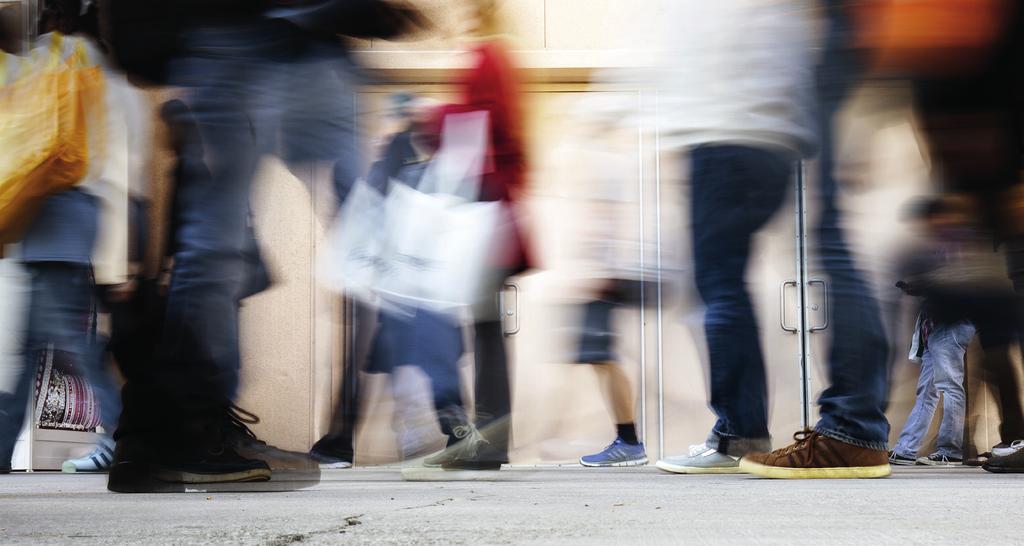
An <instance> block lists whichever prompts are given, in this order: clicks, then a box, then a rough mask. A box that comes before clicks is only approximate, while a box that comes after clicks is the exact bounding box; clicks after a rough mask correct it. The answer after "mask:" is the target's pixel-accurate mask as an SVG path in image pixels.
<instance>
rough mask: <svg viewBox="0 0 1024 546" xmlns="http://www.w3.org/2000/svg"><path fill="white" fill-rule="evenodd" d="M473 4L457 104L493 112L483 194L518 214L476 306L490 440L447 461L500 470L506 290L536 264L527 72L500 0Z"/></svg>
mask: <svg viewBox="0 0 1024 546" xmlns="http://www.w3.org/2000/svg"><path fill="white" fill-rule="evenodd" d="M468 4H469V7H470V10H471V15H470V20H471V25H470V26H471V30H470V35H471V36H472V38H473V42H472V44H473V45H472V47H471V49H470V55H472V58H473V61H472V65H471V68H470V69H469V71H468V72H467V73H466V74H465V75H464V76H463V77H462V79H461V80H460V81H459V82H458V84H457V90H458V95H459V99H460V104H458V105H457V106H454V107H452V108H450V110H451V111H480V110H483V111H486V112H487V113H488V115H489V120H488V121H489V123H490V131H489V136H490V142H489V149H488V153H487V158H486V170H485V171H484V173H483V176H482V179H481V188H480V196H479V200H480V201H502V202H504V203H505V204H506V205H507V208H508V210H509V211H510V214H511V226H510V228H509V229H508V230H507V233H508V237H509V238H510V240H508V241H503V242H501V243H502V244H500V247H501V248H503V249H505V252H504V253H503V254H504V255H500V256H497V257H495V258H494V260H493V261H492V263H491V264H490V265H491V268H492V269H493V270H494V273H495V274H492V275H488V278H494V279H497V282H495V283H494V285H493V286H492V287H490V293H491V294H493V295H494V296H493V298H491V299H488V300H487V301H485V302H483V304H482V305H479V306H478V308H477V309H474V310H473V314H474V325H473V329H474V343H473V347H474V358H475V359H476V370H475V376H474V377H475V385H474V388H473V392H474V411H473V415H474V418H475V422H474V424H475V426H476V428H477V429H478V430H479V431H480V432H481V434H482V435H483V438H484V440H485V442H486V446H484V447H482V448H481V449H478V450H449V451H448V452H449V453H450V454H452V455H454V456H453V457H451V458H450V459H449V460H447V461H444V462H443V463H442V466H443V467H444V468H447V469H455V470H458V469H465V470H497V469H499V468H500V467H501V465H502V464H503V463H507V462H508V448H509V440H510V435H511V431H512V427H511V421H510V420H511V415H512V392H511V388H510V385H509V382H510V377H509V367H508V355H507V353H506V347H505V335H504V332H503V327H502V320H501V311H500V309H499V308H498V299H499V297H498V294H499V292H501V290H502V289H503V286H504V284H505V280H506V279H507V278H508V277H511V276H512V275H515V274H518V273H521V272H523V271H525V270H526V269H528V268H529V267H530V257H529V252H528V249H527V246H526V241H525V237H524V235H523V233H522V230H521V229H520V228H519V224H518V222H517V221H516V218H517V216H518V214H519V210H518V209H517V199H518V195H519V193H520V192H521V191H523V189H524V184H525V176H526V151H525V146H524V143H523V118H522V105H521V101H522V98H521V92H520V89H519V76H518V74H517V73H516V68H515V64H514V61H513V58H512V54H511V51H510V49H509V46H508V44H506V43H505V41H504V40H503V39H502V38H501V37H500V36H499V35H498V33H499V32H500V31H501V25H500V21H499V14H498V13H497V11H498V6H497V2H496V1H495V0H471V1H470V2H469V3H468Z"/></svg>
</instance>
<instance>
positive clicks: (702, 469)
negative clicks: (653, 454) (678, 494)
mask: <svg viewBox="0 0 1024 546" xmlns="http://www.w3.org/2000/svg"><path fill="white" fill-rule="evenodd" d="M655 466H657V467H658V468H660V469H662V470H664V471H665V472H673V473H675V474H740V473H742V471H741V470H740V458H739V457H732V456H730V455H725V454H723V453H719V452H718V451H716V450H714V449H711V448H709V447H708V445H707V444H700V445H695V446H690V453H689V454H688V455H679V456H676V457H666V458H664V459H661V460H660V461H658V462H657V463H656V464H655Z"/></svg>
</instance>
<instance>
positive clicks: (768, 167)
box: [691, 146, 792, 456]
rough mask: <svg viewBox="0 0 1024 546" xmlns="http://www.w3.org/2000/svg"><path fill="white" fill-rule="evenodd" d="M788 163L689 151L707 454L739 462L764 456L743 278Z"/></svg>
mask: <svg viewBox="0 0 1024 546" xmlns="http://www.w3.org/2000/svg"><path fill="white" fill-rule="evenodd" d="M791 174H792V161H791V160H790V159H789V158H787V157H784V156H782V155H780V154H776V153H773V152H769V151H767V150H761V149H756V148H747V147H741V146H702V147H700V148H697V149H695V150H693V152H692V174H691V180H692V182H691V183H692V207H693V215H692V225H693V246H694V258H695V270H696V284H697V289H698V290H699V292H700V295H701V298H703V300H704V304H705V305H706V310H705V319H704V323H705V333H706V336H707V343H708V353H709V359H710V366H709V368H710V374H711V400H710V405H711V409H712V410H713V411H714V412H715V415H716V416H717V417H718V421H717V422H716V423H715V426H714V428H713V429H712V432H711V435H710V437H709V438H708V447H709V448H711V449H715V450H717V451H719V452H721V453H723V454H726V455H731V456H742V455H744V454H745V453H747V452H749V451H752V450H757V449H766V448H767V447H768V446H769V440H768V436H769V434H768V392H767V386H766V380H765V369H764V362H763V360H762V355H761V346H760V341H759V340H760V335H759V332H758V328H757V321H756V319H755V317H754V309H753V306H752V304H751V302H750V296H749V294H748V293H747V288H746V282H745V275H746V269H747V260H748V258H749V255H750V245H751V239H752V238H753V236H754V234H755V233H756V232H757V231H758V230H759V229H760V228H761V227H762V226H763V225H764V224H765V222H767V221H768V220H769V219H770V218H771V217H772V215H774V214H775V212H776V211H777V210H778V209H779V207H780V206H781V204H782V201H783V199H784V196H785V193H786V188H787V187H789V182H790V176H791Z"/></svg>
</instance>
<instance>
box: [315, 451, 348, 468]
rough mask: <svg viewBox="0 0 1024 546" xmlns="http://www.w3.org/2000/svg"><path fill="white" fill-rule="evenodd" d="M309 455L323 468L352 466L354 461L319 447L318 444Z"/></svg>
mask: <svg viewBox="0 0 1024 546" xmlns="http://www.w3.org/2000/svg"><path fill="white" fill-rule="evenodd" d="M309 456H310V457H312V458H313V460H315V461H316V462H317V463H319V465H320V469H321V470H340V469H345V468H352V461H349V460H346V459H345V458H344V457H341V456H338V455H335V454H333V453H328V452H327V451H326V450H323V449H319V448H317V447H316V446H313V448H312V449H310V450H309Z"/></svg>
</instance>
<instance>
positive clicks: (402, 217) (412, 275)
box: [377, 185, 503, 311]
mask: <svg viewBox="0 0 1024 546" xmlns="http://www.w3.org/2000/svg"><path fill="white" fill-rule="evenodd" d="M385 211H386V212H385V214H386V215H387V218H388V221H387V235H386V238H387V240H388V243H389V248H388V250H389V252H388V253H387V254H386V256H384V257H383V258H384V260H385V263H384V264H383V267H382V269H381V271H382V274H381V275H380V277H379V278H378V280H379V284H378V285H377V292H378V293H379V294H381V295H382V296H386V297H387V299H389V300H393V301H399V302H403V303H406V304H409V305H414V306H416V307H427V308H432V309H434V310H438V311H448V310H454V309H457V308H459V307H464V306H469V305H473V304H475V303H477V301H479V300H480V298H481V297H486V296H487V295H486V294H484V293H483V290H484V288H485V287H486V286H487V285H488V283H487V282H485V277H486V275H487V274H488V270H489V267H488V262H489V260H490V257H491V256H492V253H493V252H494V248H495V245H496V241H498V240H500V238H501V237H500V235H499V231H500V230H499V228H500V227H501V225H502V223H503V222H502V213H503V207H502V204H501V203H498V202H486V203H477V202H466V201H460V200H458V198H453V197H451V196H449V195H444V194H434V195H428V194H425V193H421V192H419V191H417V190H414V189H412V188H410V187H408V186H402V185H399V186H396V187H395V188H393V189H392V190H391V192H390V193H389V194H388V197H387V201H386V205H385ZM491 296H493V295H491Z"/></svg>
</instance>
